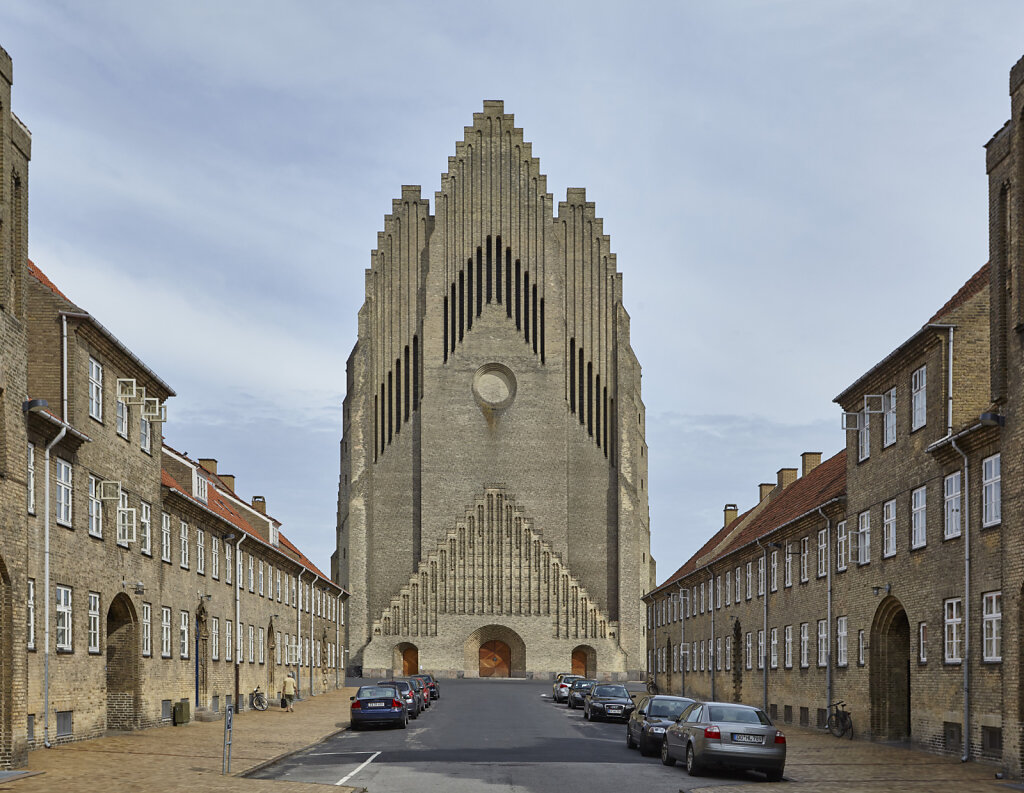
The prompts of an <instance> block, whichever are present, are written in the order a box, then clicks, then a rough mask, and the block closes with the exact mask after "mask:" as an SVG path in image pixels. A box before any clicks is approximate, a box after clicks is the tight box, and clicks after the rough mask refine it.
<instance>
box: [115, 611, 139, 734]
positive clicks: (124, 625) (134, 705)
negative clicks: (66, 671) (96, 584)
mask: <svg viewBox="0 0 1024 793" xmlns="http://www.w3.org/2000/svg"><path fill="white" fill-rule="evenodd" d="M137 627H138V619H137V618H136V616H135V606H134V604H133V603H132V601H131V599H130V598H129V597H128V596H127V595H126V594H125V593H124V592H120V593H118V594H117V595H116V596H115V597H114V599H113V600H112V601H111V602H110V608H109V609H107V729H108V730H131V729H134V728H135V727H137V726H138V713H139V647H138V644H139V638H138V630H137Z"/></svg>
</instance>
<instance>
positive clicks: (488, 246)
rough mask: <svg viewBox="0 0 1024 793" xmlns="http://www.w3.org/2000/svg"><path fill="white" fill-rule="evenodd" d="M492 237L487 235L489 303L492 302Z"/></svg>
mask: <svg viewBox="0 0 1024 793" xmlns="http://www.w3.org/2000/svg"><path fill="white" fill-rule="evenodd" d="M491 255H492V254H491V235H490V234H488V235H487V302H488V303H490V302H491V278H492V275H491V273H492V270H491V266H492V263H491Z"/></svg>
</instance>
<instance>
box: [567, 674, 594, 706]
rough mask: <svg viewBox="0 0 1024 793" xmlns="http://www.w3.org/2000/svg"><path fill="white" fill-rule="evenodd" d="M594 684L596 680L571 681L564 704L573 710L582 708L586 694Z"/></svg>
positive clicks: (580, 679)
mask: <svg viewBox="0 0 1024 793" xmlns="http://www.w3.org/2000/svg"><path fill="white" fill-rule="evenodd" d="M596 683H597V681H596V680H587V679H586V678H585V677H581V678H579V679H578V680H573V681H572V685H570V686H569V694H568V696H566V698H565V700H566V704H567V705H568V706H569V707H570V708H573V709H574V710H575V709H576V708H582V707H583V700H584V699H586V697H587V692H588V691H590V689H592V688H593V687H594V686H595V685H596Z"/></svg>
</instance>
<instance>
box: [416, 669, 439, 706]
mask: <svg viewBox="0 0 1024 793" xmlns="http://www.w3.org/2000/svg"><path fill="white" fill-rule="evenodd" d="M412 676H413V677H415V678H418V679H420V680H422V681H423V684H424V685H425V686H426V687H427V689H429V691H430V698H431V699H440V698H441V686H439V685H438V683H437V680H435V679H434V676H433V675H430V674H427V673H425V672H424V673H423V674H419V675H412Z"/></svg>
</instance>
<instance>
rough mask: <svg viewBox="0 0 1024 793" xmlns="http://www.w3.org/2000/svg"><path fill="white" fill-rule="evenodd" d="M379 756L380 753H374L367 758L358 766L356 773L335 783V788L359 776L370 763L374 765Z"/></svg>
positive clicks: (353, 772)
mask: <svg viewBox="0 0 1024 793" xmlns="http://www.w3.org/2000/svg"><path fill="white" fill-rule="evenodd" d="M379 756H380V752H374V753H373V754H372V755H370V756H369V757H367V758H366V759H365V760H364V761H363V762H361V763H360V764H359V765H358V766H356V769H355V771H352V772H351V773H350V774H347V775H346V776H344V777H342V778H341V779H339V780H338V781H337V782H335V783H334V785H335V787H337V786H339V785H344V784H345V783H346V782H348V781H349V780H350V779H351V778H352V777H354V776H355V775H356V774H358V773H359V772H360V771H362V770H363V769H364V768H366V766H368V765H369V764H370V763H372V762H373V761H374V760H375V759H376V758H377V757H379Z"/></svg>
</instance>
